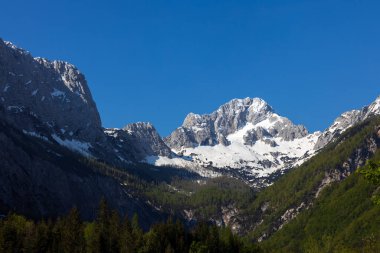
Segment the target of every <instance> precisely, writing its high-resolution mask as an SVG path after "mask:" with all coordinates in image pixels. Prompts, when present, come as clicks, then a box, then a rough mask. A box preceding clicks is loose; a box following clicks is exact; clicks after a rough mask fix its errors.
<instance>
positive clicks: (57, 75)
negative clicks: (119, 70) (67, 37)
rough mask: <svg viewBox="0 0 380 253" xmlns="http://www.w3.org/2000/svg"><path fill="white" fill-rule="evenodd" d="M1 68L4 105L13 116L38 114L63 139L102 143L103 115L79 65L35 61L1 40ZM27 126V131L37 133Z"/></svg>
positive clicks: (0, 93)
mask: <svg viewBox="0 0 380 253" xmlns="http://www.w3.org/2000/svg"><path fill="white" fill-rule="evenodd" d="M0 65H1V69H0V105H2V106H3V107H4V108H6V109H7V110H8V111H10V112H11V113H21V112H26V111H27V112H29V113H30V114H33V115H35V116H36V117H37V118H38V120H39V121H41V122H42V123H43V124H45V126H47V127H49V128H50V129H52V131H53V132H54V133H55V136H57V138H59V140H64V139H73V138H75V139H77V140H80V141H85V142H95V141H96V140H99V138H100V137H101V132H102V130H101V120H100V116H99V113H98V110H97V107H96V104H95V102H94V100H93V99H92V95H91V92H90V90H89V88H88V85H87V82H86V79H85V77H84V75H82V74H81V73H80V72H79V70H78V69H77V68H75V66H73V65H72V64H69V63H66V62H63V61H49V60H47V59H44V58H33V56H32V55H31V54H30V53H29V52H27V51H25V50H23V49H20V48H18V47H17V46H15V45H14V44H12V43H10V42H4V41H3V40H1V39H0ZM19 115H21V114H19ZM19 118H21V116H20V117H19ZM21 122H22V120H21ZM21 122H20V123H21ZM25 125H26V126H25V128H24V129H23V130H25V131H27V132H34V131H35V129H34V128H33V126H29V127H28V126H27V124H26V123H25Z"/></svg>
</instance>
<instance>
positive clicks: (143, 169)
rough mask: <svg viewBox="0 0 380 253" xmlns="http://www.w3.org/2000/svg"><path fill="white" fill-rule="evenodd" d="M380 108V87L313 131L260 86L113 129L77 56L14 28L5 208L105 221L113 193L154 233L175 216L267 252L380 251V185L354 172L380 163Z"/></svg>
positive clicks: (3, 54) (5, 75) (0, 151)
mask: <svg viewBox="0 0 380 253" xmlns="http://www.w3.org/2000/svg"><path fill="white" fill-rule="evenodd" d="M376 95H378V94H374V97H375V96H376ZM378 115H380V97H378V98H377V99H375V101H374V102H372V103H370V104H369V105H368V106H365V107H363V108H361V109H358V110H352V111H349V112H345V113H343V114H341V115H340V116H339V117H338V118H337V119H336V120H335V121H334V122H333V123H332V125H331V126H330V127H328V128H327V129H326V130H324V131H318V132H314V133H310V132H309V131H308V130H307V129H306V128H305V127H304V126H303V125H296V124H294V123H293V122H292V121H291V120H290V119H288V118H286V117H284V116H281V115H279V114H277V113H276V111H275V110H274V109H273V108H272V107H271V106H270V105H269V104H268V103H267V102H266V101H264V100H262V99H260V98H249V97H247V98H243V99H232V100H231V101H228V102H227V103H225V104H223V105H221V106H220V107H219V108H217V109H216V110H215V111H213V112H211V113H209V114H203V115H200V114H195V113H189V114H188V115H187V116H186V117H185V119H184V121H183V124H182V125H181V126H179V127H178V128H177V129H175V130H174V131H173V132H172V133H171V134H170V135H169V136H167V137H164V138H163V137H161V136H160V135H159V134H158V132H157V131H156V129H155V127H154V126H153V125H152V124H151V123H149V122H137V123H133V124H129V125H126V126H125V127H124V128H121V129H118V128H104V127H103V126H102V122H101V118H100V115H99V112H98V110H97V107H96V103H95V101H94V100H93V98H92V95H91V91H90V89H89V86H88V84H87V82H86V79H85V76H84V75H83V74H82V73H81V72H80V71H79V70H78V69H77V68H76V67H75V66H74V65H72V64H70V63H67V62H63V61H50V60H47V59H44V58H40V57H33V56H32V55H31V54H30V53H29V52H28V51H26V50H24V49H21V48H18V47H16V46H15V45H14V44H12V43H11V42H6V41H3V40H1V39H0V161H1V162H0V215H2V216H4V217H5V218H4V219H6V217H7V216H9V214H8V213H10V212H12V213H16V214H20V215H23V216H25V217H27V218H29V219H33V220H39V219H48V218H53V219H55V218H57V217H61V216H63V215H66V214H67V213H68V212H69V210H70V209H71V208H72V207H74V206H75V207H76V208H77V209H78V211H79V213H80V215H81V217H82V219H83V220H86V221H92V220H94V219H95V218H96V215H97V209H98V205H99V202H100V201H101V199H105V200H106V201H107V203H108V205H109V207H110V208H112V209H115V210H117V211H118V212H119V213H120V214H121V215H122V216H124V215H128V216H129V217H132V216H133V215H134V214H138V216H139V221H140V225H141V226H142V228H143V229H144V230H145V231H147V230H149V229H150V228H151V226H152V224H155V223H157V222H163V221H165V220H166V219H167V218H168V217H175V218H176V219H179V220H180V221H181V222H182V223H183V224H185V227H186V228H187V229H191V228H192V227H194V226H195V225H196V224H198V223H200V222H201V221H205V222H207V223H208V224H214V225H216V226H217V227H229V228H230V229H231V230H232V231H233V232H234V234H236V235H239V236H243V237H245V238H247V240H249V241H252V242H255V243H258V245H259V247H260V248H261V249H257V250H262V251H265V252H359V250H361V249H367V250H368V251H365V252H376V251H371V250H372V249H377V250H379V249H380V229H379V227H380V216H379V215H378V214H379V212H380V207H379V206H377V205H375V204H374V203H373V202H372V201H371V197H372V196H373V195H374V194H376V191H379V188H377V187H378V186H376V185H373V184H371V183H370V182H367V181H366V180H365V179H364V178H363V177H362V176H361V175H359V174H358V173H354V172H355V171H356V170H357V169H359V168H361V167H363V166H364V165H365V164H366V163H367V161H368V160H371V161H374V162H377V161H379V160H380V151H379V146H380V116H378ZM0 237H1V233H0ZM0 241H1V240H0ZM0 245H1V243H0ZM312 250H314V251H312ZM152 252H156V251H152ZM158 252H161V251H158ZM163 252H164V251H163ZM194 252H195V251H194ZM197 252H203V251H197ZM205 252H206V251H205ZM210 252H211V251H210ZM360 252H361V251H360Z"/></svg>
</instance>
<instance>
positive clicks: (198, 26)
mask: <svg viewBox="0 0 380 253" xmlns="http://www.w3.org/2000/svg"><path fill="white" fill-rule="evenodd" d="M0 8H1V11H0V13H1V15H0V28H1V29H0V37H2V38H3V39H5V40H10V41H12V42H14V43H15V44H16V45H18V46H20V47H23V48H26V49H28V50H29V51H31V52H32V54H33V55H34V56H42V57H47V58H49V59H62V60H66V61H69V62H71V63H73V64H75V65H76V66H77V67H78V68H79V69H80V70H81V71H82V72H83V73H84V74H85V75H86V78H87V80H88V82H89V85H90V88H91V90H92V93H93V96H94V98H95V100H96V103H97V106H98V109H99V111H100V114H101V117H102V121H103V125H104V126H106V127H122V126H123V125H125V124H127V123H130V122H136V121H150V122H152V123H153V124H154V125H155V126H156V128H157V129H158V130H159V132H160V133H161V134H162V135H164V136H165V135H167V134H168V133H169V132H171V131H172V130H174V129H175V128H176V127H178V126H179V125H180V124H181V123H182V121H183V119H184V118H185V116H186V115H187V113H189V112H195V113H209V112H211V111H213V110H215V109H216V108H217V107H218V106H219V105H221V104H223V103H225V102H227V101H228V100H230V99H232V98H244V97H261V98H263V99H265V100H266V101H267V102H268V103H269V104H271V105H272V106H273V107H274V108H275V110H276V111H277V112H278V113H279V114H281V115H283V116H286V117H288V118H290V119H291V120H293V121H294V122H295V123H302V124H304V125H305V126H306V127H307V128H308V129H309V130H311V131H313V130H323V129H324V128H326V127H327V126H328V125H329V124H330V123H331V122H332V121H333V120H334V119H335V118H336V117H337V116H338V115H339V114H340V113H342V112H344V111H346V110H349V109H354V108H359V107H362V106H364V105H366V104H368V103H370V102H372V101H373V100H374V99H375V98H376V97H377V96H378V95H380V14H379V13H380V1H371V0H366V1H361V0H356V1H349V0H340V1H339V0H315V1H306V0H303V1H301V0H299V1H296V0H293V1H291V0H289V1H287V0H278V1H270V0H265V1H264V0H262V1H253V0H251V1H239V0H231V1H223V0H219V1H216V0H208V1H205V0H191V1H190V0H189V1H188V0H180V1H179V0H172V1H169V0H168V1H161V0H152V1H144V0H134V1H122V0H120V1H111V0H110V1H80V0H76V1H74V0H71V1H69V0H61V1H51V0H49V1H40V0H34V1H30V0H25V1H19V0H12V1H3V2H2V3H1V7H0Z"/></svg>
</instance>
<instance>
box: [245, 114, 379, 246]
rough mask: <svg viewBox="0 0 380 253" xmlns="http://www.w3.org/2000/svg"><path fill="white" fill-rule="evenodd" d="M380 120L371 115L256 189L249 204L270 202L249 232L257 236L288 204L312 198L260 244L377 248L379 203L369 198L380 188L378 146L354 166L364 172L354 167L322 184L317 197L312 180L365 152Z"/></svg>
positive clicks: (256, 205)
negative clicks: (367, 158) (365, 160)
mask: <svg viewBox="0 0 380 253" xmlns="http://www.w3.org/2000/svg"><path fill="white" fill-rule="evenodd" d="M379 124H380V120H379V118H374V119H371V120H369V121H366V122H364V123H363V124H361V125H358V126H356V127H354V128H352V129H350V130H349V131H347V132H346V133H345V134H343V135H342V137H341V138H340V139H339V140H338V141H336V142H334V143H332V144H330V145H329V146H328V147H327V148H326V149H325V150H324V151H322V152H320V154H318V155H317V156H315V157H314V158H312V159H310V160H309V161H308V162H306V163H305V164H304V165H303V166H301V167H299V168H296V169H294V170H293V171H290V172H289V173H288V174H287V175H285V176H284V177H283V178H282V179H280V180H279V181H278V182H276V183H275V184H274V185H273V186H271V187H269V188H268V189H265V190H264V191H263V192H261V193H260V194H259V195H258V197H257V199H256V200H255V202H254V203H253V209H254V208H259V207H260V206H262V204H263V203H269V205H268V206H269V211H268V212H266V213H265V215H266V216H264V217H263V218H264V222H263V223H262V225H261V226H259V227H258V229H257V230H256V231H255V232H253V233H252V235H253V236H254V237H256V238H257V237H258V236H259V235H260V234H263V233H264V232H266V231H268V227H270V225H271V224H273V222H275V221H276V219H278V217H281V214H283V213H284V212H285V211H286V210H287V209H289V208H292V207H296V206H298V205H299V204H300V203H301V202H302V201H307V199H312V200H313V203H312V205H311V206H310V207H309V208H308V209H307V210H303V211H302V212H301V213H300V214H298V215H297V217H296V218H295V219H293V220H291V221H290V222H289V223H288V224H286V225H284V226H283V227H282V229H280V230H279V231H277V232H275V233H273V234H272V236H271V237H269V239H267V240H266V241H264V242H263V243H261V244H260V245H261V246H262V247H263V248H264V249H265V251H267V252H380V216H379V213H380V206H377V205H374V203H373V201H371V197H373V196H374V195H376V192H377V191H378V189H377V188H378V185H376V184H375V183H377V182H378V181H377V177H376V174H377V169H378V167H379V166H378V165H379V161H380V151H377V153H375V154H369V153H366V154H368V155H370V157H372V159H371V161H370V162H368V163H367V165H366V166H365V167H364V168H362V169H359V170H358V171H359V172H360V174H363V175H364V176H361V175H360V174H359V173H353V174H351V175H350V176H348V177H347V178H346V179H344V180H343V181H340V182H335V183H333V184H331V186H329V187H326V188H325V189H324V190H323V191H322V192H320V194H319V196H318V198H315V194H316V190H315V189H316V188H318V187H316V186H318V185H320V182H321V178H322V177H324V175H325V173H326V172H327V173H328V172H330V171H332V170H339V169H340V168H341V166H342V164H343V163H344V162H345V161H347V160H348V159H349V158H350V157H352V154H356V153H357V152H358V150H360V152H365V148H364V147H365V145H366V144H367V143H368V140H369V139H371V140H378V137H377V130H376V129H378V128H377V126H378V125H379ZM374 130H375V131H374ZM362 157H363V156H362ZM364 157H365V154H364ZM367 179H369V180H370V181H371V182H369V181H368V180H367ZM253 209H251V210H253ZM255 210H257V209H255Z"/></svg>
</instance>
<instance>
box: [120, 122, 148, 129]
mask: <svg viewBox="0 0 380 253" xmlns="http://www.w3.org/2000/svg"><path fill="white" fill-rule="evenodd" d="M131 128H138V129H154V126H153V124H152V123H150V122H134V123H130V124H128V125H126V126H125V127H124V129H131Z"/></svg>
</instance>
